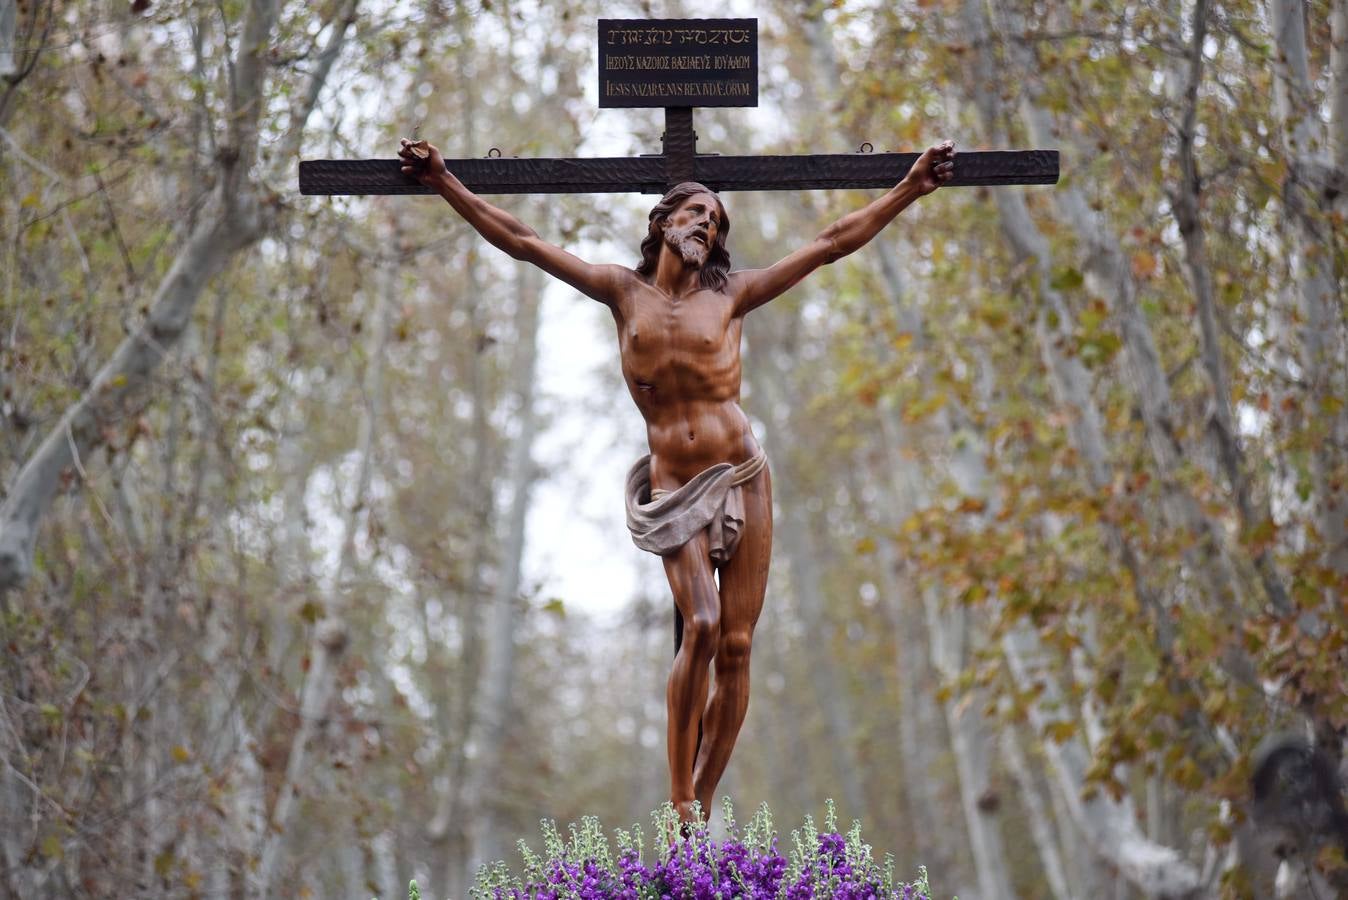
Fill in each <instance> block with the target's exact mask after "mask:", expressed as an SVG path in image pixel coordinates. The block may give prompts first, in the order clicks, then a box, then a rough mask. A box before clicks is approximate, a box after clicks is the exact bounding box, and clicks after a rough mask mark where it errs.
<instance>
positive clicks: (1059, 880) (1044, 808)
mask: <svg viewBox="0 0 1348 900" xmlns="http://www.w3.org/2000/svg"><path fill="white" fill-rule="evenodd" d="M1001 750H1002V758H1003V759H1005V760H1006V767H1007V770H1008V771H1009V772H1010V773H1011V777H1012V778H1013V779H1014V780H1015V782H1016V789H1017V793H1016V796H1017V797H1018V798H1019V800H1020V805H1021V806H1022V807H1023V808H1024V809H1025V816H1026V819H1027V820H1028V824H1029V826H1030V836H1031V837H1032V838H1033V839H1034V847H1035V850H1037V851H1038V852H1039V864H1040V866H1041V867H1042V868H1043V870H1044V880H1045V881H1047V882H1048V887H1049V890H1050V891H1052V893H1053V897H1054V900H1072V897H1073V894H1072V891H1071V888H1069V887H1068V880H1067V868H1066V866H1064V865H1063V859H1062V854H1061V853H1060V852H1059V849H1058V836H1057V834H1056V832H1055V830H1054V827H1053V818H1052V813H1051V811H1050V809H1049V807H1048V805H1047V804H1046V803H1045V802H1044V796H1043V793H1042V792H1041V791H1040V790H1039V783H1038V781H1037V780H1036V779H1035V777H1034V771H1033V770H1032V769H1031V768H1030V762H1029V760H1028V759H1026V758H1025V751H1024V750H1023V749H1022V748H1021V746H1020V737H1019V736H1018V735H1017V734H1016V730H1015V728H1014V727H1008V728H1003V729H1002V743H1001Z"/></svg>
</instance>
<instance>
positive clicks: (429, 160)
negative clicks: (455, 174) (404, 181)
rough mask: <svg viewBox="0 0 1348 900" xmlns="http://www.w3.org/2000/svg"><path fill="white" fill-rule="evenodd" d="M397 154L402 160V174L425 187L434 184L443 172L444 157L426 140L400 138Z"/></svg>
mask: <svg viewBox="0 0 1348 900" xmlns="http://www.w3.org/2000/svg"><path fill="white" fill-rule="evenodd" d="M400 144H401V147H400V148H399V149H398V156H399V157H401V159H402V161H403V167H402V168H403V174H404V175H411V176H412V177H413V178H415V179H416V180H417V181H420V182H421V183H422V184H424V185H426V186H427V187H434V186H435V183H434V182H435V179H437V178H439V177H440V176H441V175H443V174H444V172H445V159H444V157H442V156H441V155H440V151H439V150H437V149H436V148H435V145H434V144H431V143H429V142H428V141H409V140H408V139H407V138H402V140H401V141H400Z"/></svg>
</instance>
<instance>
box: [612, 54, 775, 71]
mask: <svg viewBox="0 0 1348 900" xmlns="http://www.w3.org/2000/svg"><path fill="white" fill-rule="evenodd" d="M752 66H753V58H752V57H749V56H706V55H678V56H620V55H616V54H615V55H611V56H608V57H606V58H605V59H604V68H605V69H606V70H608V71H611V72H623V71H680V70H688V69H719V70H722V71H735V70H740V69H748V68H751V67H752Z"/></svg>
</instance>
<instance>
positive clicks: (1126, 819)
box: [1002, 627, 1212, 900]
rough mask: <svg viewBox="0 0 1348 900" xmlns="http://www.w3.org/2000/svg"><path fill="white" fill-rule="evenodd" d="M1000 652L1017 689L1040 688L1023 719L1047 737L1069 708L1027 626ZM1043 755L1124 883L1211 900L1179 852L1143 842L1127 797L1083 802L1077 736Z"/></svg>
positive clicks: (1076, 818) (1098, 796) (1175, 898)
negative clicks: (1025, 717)
mask: <svg viewBox="0 0 1348 900" xmlns="http://www.w3.org/2000/svg"><path fill="white" fill-rule="evenodd" d="M1002 649H1003V651H1004V654H1005V658H1006V661H1007V668H1008V669H1009V670H1010V672H1011V675H1012V677H1013V679H1014V680H1015V683H1016V686H1017V687H1018V688H1019V689H1020V690H1021V691H1024V692H1027V695H1030V694H1033V690H1032V689H1034V688H1035V686H1037V685H1041V686H1042V687H1043V690H1042V692H1040V693H1038V694H1037V695H1033V699H1031V700H1030V702H1029V705H1028V717H1029V723H1030V726H1031V728H1032V729H1033V730H1034V731H1035V732H1036V733H1039V734H1044V733H1046V732H1047V731H1048V730H1049V729H1050V728H1051V726H1053V725H1054V724H1055V723H1057V722H1060V721H1062V720H1063V719H1064V714H1063V711H1064V710H1067V709H1069V708H1070V707H1069V706H1068V705H1067V703H1066V701H1065V698H1064V697H1063V695H1062V692H1061V690H1060V689H1059V687H1058V679H1057V677H1056V675H1055V674H1054V672H1053V669H1052V666H1051V664H1049V663H1047V662H1046V661H1045V659H1044V656H1043V651H1042V649H1041V648H1040V646H1039V642H1038V637H1037V636H1036V635H1035V634H1034V632H1033V630H1031V629H1029V628H1023V627H1022V628H1017V629H1015V630H1013V631H1011V632H1009V633H1008V634H1007V635H1006V637H1004V638H1003V639H1002ZM1044 755H1045V756H1046V757H1048V760H1049V763H1050V765H1049V771H1050V772H1051V773H1052V775H1053V777H1054V779H1055V780H1056V781H1057V787H1058V790H1059V796H1060V797H1061V798H1062V800H1063V802H1064V804H1065V805H1066V807H1067V810H1068V813H1069V815H1070V816H1071V818H1072V821H1073V822H1074V823H1075V824H1076V826H1077V828H1078V829H1080V831H1081V833H1082V835H1083V836H1084V837H1085V838H1086V841H1087V842H1088V843H1089V844H1090V846H1091V849H1092V850H1094V851H1095V852H1096V854H1097V855H1099V856H1100V857H1101V858H1103V859H1105V860H1106V861H1108V862H1109V863H1110V864H1111V865H1113V866H1114V867H1115V868H1116V869H1117V870H1118V872H1119V874H1120V875H1122V876H1123V877H1124V878H1125V879H1126V880H1127V881H1128V882H1129V883H1131V884H1132V885H1134V886H1135V887H1136V888H1137V889H1138V890H1141V891H1142V892H1144V893H1146V894H1149V895H1152V896H1156V897H1163V898H1170V900H1179V898H1194V900H1197V898H1203V897H1209V896H1212V893H1211V891H1210V890H1209V888H1208V886H1207V885H1205V884H1204V883H1203V880H1202V878H1201V877H1200V873H1199V871H1198V869H1197V867H1195V866H1194V865H1192V864H1190V863H1189V862H1188V861H1186V860H1185V859H1184V857H1183V856H1181V855H1180V853H1179V851H1178V850H1175V849H1174V848H1172V847H1166V846H1163V845H1160V844H1157V843H1156V842H1154V841H1151V840H1148V839H1147V837H1146V835H1144V834H1143V833H1142V830H1141V828H1140V827H1139V826H1138V823H1137V815H1136V812H1135V811H1134V809H1133V804H1132V801H1131V800H1130V799H1129V798H1128V797H1127V796H1126V795H1125V796H1123V797H1122V798H1120V799H1118V800H1114V799H1112V798H1111V797H1109V796H1107V795H1106V794H1104V793H1103V792H1100V791H1097V792H1096V793H1095V794H1094V795H1093V796H1092V797H1091V798H1090V799H1083V797H1082V793H1083V787H1084V785H1085V783H1086V770H1087V768H1088V765H1089V754H1088V753H1087V751H1086V748H1085V747H1084V746H1082V744H1081V741H1080V740H1079V739H1078V738H1077V737H1075V736H1072V737H1069V738H1067V739H1066V740H1063V741H1061V742H1058V741H1053V740H1050V741H1045V742H1044Z"/></svg>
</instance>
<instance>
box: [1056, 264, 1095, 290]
mask: <svg viewBox="0 0 1348 900" xmlns="http://www.w3.org/2000/svg"><path fill="white" fill-rule="evenodd" d="M1085 282H1086V278H1085V276H1083V275H1082V274H1081V271H1080V270H1079V269H1073V268H1071V267H1070V266H1067V267H1063V268H1057V269H1054V270H1053V275H1052V277H1051V278H1049V281H1048V286H1049V287H1051V288H1053V289H1054V290H1055V291H1074V290H1076V289H1077V288H1079V287H1081V286H1082V285H1083V284H1085Z"/></svg>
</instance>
